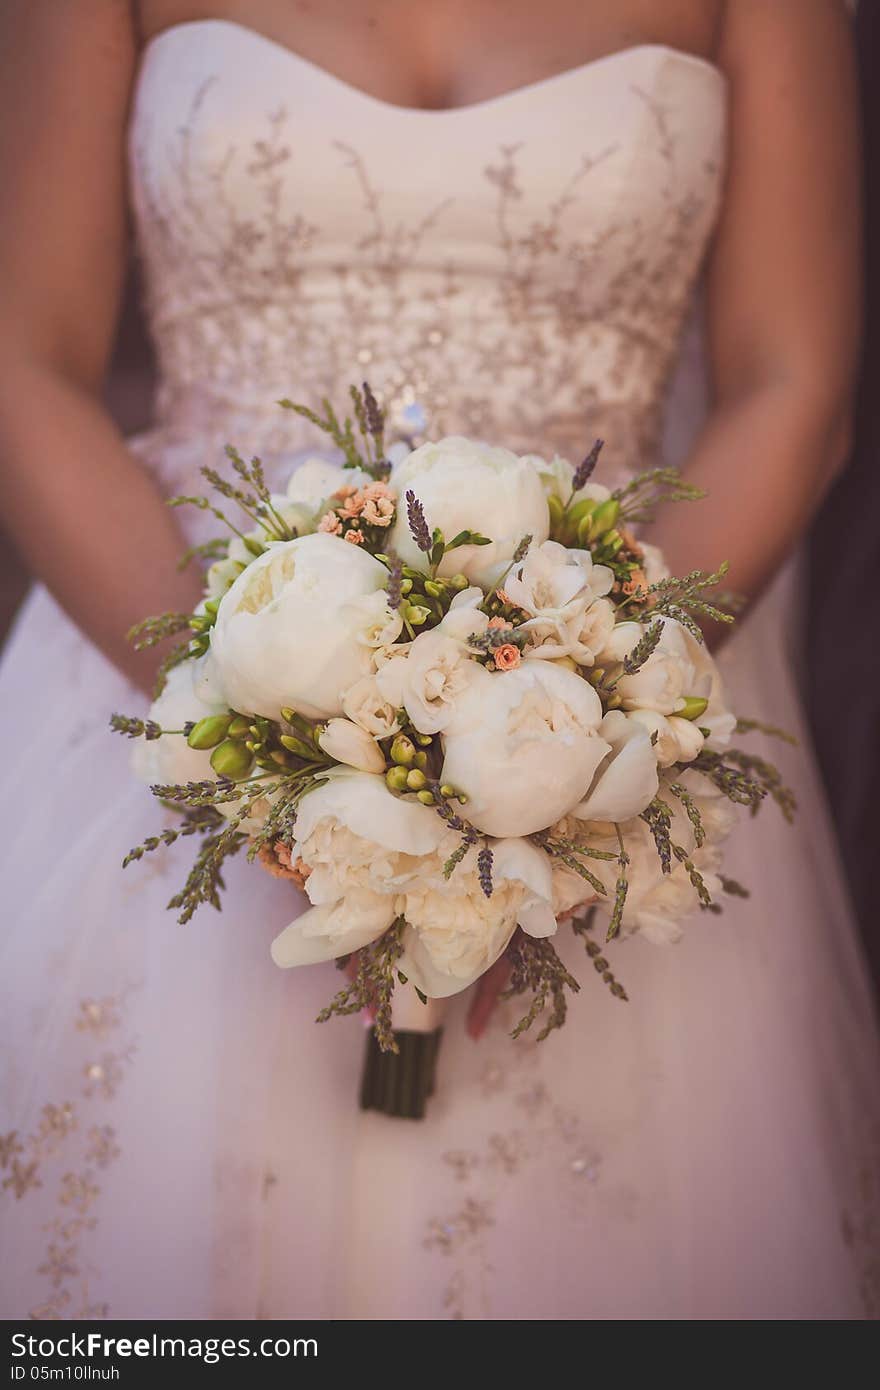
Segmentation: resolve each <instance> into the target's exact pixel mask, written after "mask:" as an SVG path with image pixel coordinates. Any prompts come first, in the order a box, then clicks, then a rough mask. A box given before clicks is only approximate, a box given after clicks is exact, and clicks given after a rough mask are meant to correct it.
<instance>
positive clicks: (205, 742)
mask: <svg viewBox="0 0 880 1390" xmlns="http://www.w3.org/2000/svg"><path fill="white" fill-rule="evenodd" d="M231 719H232V715H231V714H209V715H208V716H207V718H205V719H200V720H199V722H198V724H197V725H196V726H195V728H194V729H193V730H192V732H191V733H190V736H189V738H188V739H187V743H188V744H189V746H190V748H216V747H217V744H218V743H222V742H223V740H224V738H225V737H226V735H227V733H228V731H229V724H230V721H231Z"/></svg>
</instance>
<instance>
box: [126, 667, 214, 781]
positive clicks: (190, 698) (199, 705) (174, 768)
mask: <svg viewBox="0 0 880 1390" xmlns="http://www.w3.org/2000/svg"><path fill="white" fill-rule="evenodd" d="M228 708H229V706H228V705H227V703H226V699H225V697H224V695H223V691H222V689H221V687H220V686H219V684H218V682H217V679H216V673H215V670H214V663H213V661H212V660H211V657H210V653H209V654H208V655H207V656H202V657H198V658H196V659H195V660H192V661H182V662H181V663H180V665H179V666H175V667H173V668H172V670H170V671H169V672H168V678H167V680H166V682H165V689H164V690H163V691H162V694H161V695H160V696H159V697H158V699H156V700H154V701H153V703H152V705H151V706H150V713H149V716H148V717H149V718H150V719H152V720H153V721H154V723H156V724H158V725H159V726H160V727H161V728H163V729H177V730H181V729H182V728H183V726H184V725H185V724H187V723H192V724H197V723H198V721H199V720H200V719H205V718H206V717H207V716H208V715H209V714H225V713H226V712H227V710H228ZM132 767H133V770H134V773H135V776H136V777H137V778H138V779H139V780H140V781H142V782H146V783H147V785H148V786H154V785H155V784H156V783H172V782H173V783H183V782H201V781H204V780H205V779H207V778H213V777H214V772H213V770H212V768H211V751H210V749H207V750H206V749H199V748H190V746H189V744H188V743H187V741H186V738H185V737H184V735H183V734H182V733H168V734H163V735H162V737H161V738H156V739H149V740H147V739H143V738H139V739H138V740H137V742H136V744H135V747H134V750H133V755H132Z"/></svg>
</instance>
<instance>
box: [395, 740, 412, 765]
mask: <svg viewBox="0 0 880 1390" xmlns="http://www.w3.org/2000/svg"><path fill="white" fill-rule="evenodd" d="M415 755H416V750H415V745H414V744H413V741H412V739H411V738H407V736H406V734H398V735H397V737H396V738H395V740H394V742H393V743H392V745H391V761H392V762H393V763H398V764H400V765H401V766H402V767H409V765H410V763H411V762H412V760H413V758H414V757H415Z"/></svg>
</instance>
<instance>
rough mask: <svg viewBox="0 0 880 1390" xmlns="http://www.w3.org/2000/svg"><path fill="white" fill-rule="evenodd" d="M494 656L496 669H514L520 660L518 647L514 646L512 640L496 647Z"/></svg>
mask: <svg viewBox="0 0 880 1390" xmlns="http://www.w3.org/2000/svg"><path fill="white" fill-rule="evenodd" d="M494 656H495V669H496V670H497V671H514V670H515V669H516V667H517V666H518V665H519V663H520V662H521V661H522V656H521V654H520V650H519V647H515V646H514V645H513V643H512V642H505V643H504V646H503V647H496V648H495V652H494Z"/></svg>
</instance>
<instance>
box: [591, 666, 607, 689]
mask: <svg viewBox="0 0 880 1390" xmlns="http://www.w3.org/2000/svg"><path fill="white" fill-rule="evenodd" d="M604 679H605V667H604V666H594V667H593V669H592V671H591V672H590V674H589V675H588V676H587V680H588V681H589V682H590V685H601V684H602V682H603V680H604Z"/></svg>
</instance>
